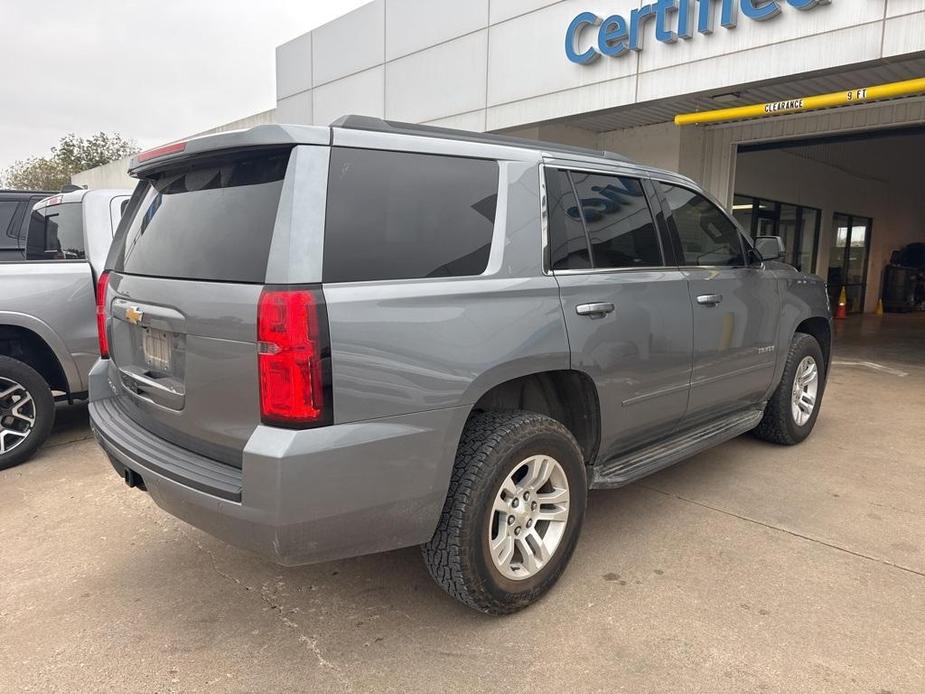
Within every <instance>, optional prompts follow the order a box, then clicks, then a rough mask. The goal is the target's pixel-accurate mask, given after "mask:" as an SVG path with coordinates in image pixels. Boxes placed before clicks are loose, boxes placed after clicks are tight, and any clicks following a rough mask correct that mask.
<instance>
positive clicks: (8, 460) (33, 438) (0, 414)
mask: <svg viewBox="0 0 925 694" xmlns="http://www.w3.org/2000/svg"><path fill="white" fill-rule="evenodd" d="M4 379H8V380H4ZM10 381H14V382H15V383H18V384H19V385H21V386H22V387H23V388H24V389H25V390H26V392H27V393H28V394H29V395H30V396H31V397H32V403H34V405H35V407H34V419H35V424H34V425H33V426H32V428H31V430H30V431H29V433H28V434H27V436H26V437H25V438H23V439H22V440H21V442H19V443H17V444H16V445H13V444H12V443H11V442H12V439H13V438H14V437H13V436H10V435H7V436H5V437H4V445H5V446H8V447H9V448H10V450H8V451H6V452H5V453H0V470H4V469H6V468H8V467H13V466H14V465H19V464H20V463H22V462H25V461H26V460H28V459H29V458H30V457H31V456H32V454H33V453H35V451H36V450H37V449H38V447H39V446H41V445H42V444H43V443H44V442H45V439H47V438H48V434H49V433H51V427H52V425H53V424H54V422H55V399H54V397H53V396H52V394H51V388H49V387H48V384H47V383H46V382H45V379H44V378H42V377H41V375H39V373H38V372H37V371H36V370H35V369H33V368H32V367H31V366H29V365H28V364H24V363H22V362H21V361H17V360H16V359H11V358H10V357H0V393H2V392H4V390H7V389H8V387H10V383H9V382H10ZM4 384H6V386H7V388H4ZM11 397H12V396H11ZM11 404H13V403H12V402H11V401H10V399H9V398H7V399H5V400H0V430H2V427H3V422H4V421H6V422H7V423H8V424H9V426H10V427H12V426H13V424H12V421H13V420H12V419H11V415H9V414H7V413H6V412H7V411H8V410H9V406H10V405H11ZM4 408H5V409H4ZM4 415H5V417H6V419H4Z"/></svg>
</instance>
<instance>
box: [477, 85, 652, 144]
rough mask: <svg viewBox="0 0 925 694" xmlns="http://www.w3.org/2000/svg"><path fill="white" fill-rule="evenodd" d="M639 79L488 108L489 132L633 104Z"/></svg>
mask: <svg viewBox="0 0 925 694" xmlns="http://www.w3.org/2000/svg"><path fill="white" fill-rule="evenodd" d="M635 93H636V76H635V75H630V76H628V77H623V78H622V79H616V80H610V81H609V82H604V83H603V84H594V85H590V86H587V87H578V88H576V89H567V90H564V91H560V92H556V93H554V94H546V95H543V96H538V97H534V98H533V99H523V100H521V101H515V102H512V103H509V104H501V105H498V106H489V107H488V129H489V130H501V129H503V128H515V127H517V126H520V125H524V124H529V123H539V122H541V121H546V120H552V119H553V118H561V117H563V116H572V115H577V114H582V113H588V112H589V111H600V110H602V109H605V108H613V107H615V106H620V105H622V104H629V103H632V102H633V99H634V97H635Z"/></svg>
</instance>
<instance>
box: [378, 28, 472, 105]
mask: <svg viewBox="0 0 925 694" xmlns="http://www.w3.org/2000/svg"><path fill="white" fill-rule="evenodd" d="M487 42H488V31H487V30H482V31H480V32H478V33H475V34H469V35H468V36H463V37H462V38H459V39H455V40H453V41H450V42H449V43H442V44H440V45H439V46H435V47H434V48H429V49H427V50H425V51H421V52H419V53H414V54H413V55H409V56H407V57H405V58H400V59H399V60H396V61H393V62H391V63H388V64H387V65H386V68H385V69H386V85H387V92H386V95H385V112H386V116H387V117H388V118H392V119H396V120H405V121H412V122H423V121H428V120H434V119H437V118H443V117H445V116H452V115H454V114H457V113H467V112H469V111H475V110H477V109H480V108H484V107H485V69H486V61H487V52H486V49H487Z"/></svg>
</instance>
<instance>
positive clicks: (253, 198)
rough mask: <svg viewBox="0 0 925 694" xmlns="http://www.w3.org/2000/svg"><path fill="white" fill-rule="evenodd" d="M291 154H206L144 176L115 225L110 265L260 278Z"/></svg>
mask: <svg viewBox="0 0 925 694" xmlns="http://www.w3.org/2000/svg"><path fill="white" fill-rule="evenodd" d="M290 152H291V148H286V149H285V150H269V151H266V150H265V151H261V152H259V153H255V152H253V151H251V152H246V153H237V154H233V155H226V156H223V157H219V158H215V157H212V158H209V159H207V160H202V161H194V162H193V163H191V164H189V165H187V166H184V167H182V168H175V169H169V170H167V171H163V172H159V173H156V174H154V175H153V176H151V177H149V178H147V179H145V180H144V181H143V182H142V183H141V184H139V188H138V189H136V191H135V193H134V194H133V196H132V203H131V205H130V206H129V209H128V210H127V216H126V218H124V219H123V222H122V223H121V224H120V225H119V234H118V238H117V241H116V243H117V246H116V247H115V248H114V250H113V255H112V256H111V257H112V265H113V269H115V270H116V271H117V272H124V273H126V274H130V275H146V276H152V277H167V278H171V279H193V280H207V281H220V282H241V283H255V284H258V283H262V282H263V281H264V279H265V277H266V271H267V259H268V258H269V255H270V243H271V241H272V237H273V226H274V224H275V223H276V210H277V207H279V197H280V193H281V192H282V188H283V177H284V176H285V175H286V166H287V165H288V162H289V154H290ZM129 217H130V220H129Z"/></svg>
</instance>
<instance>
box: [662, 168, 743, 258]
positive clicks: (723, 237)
mask: <svg viewBox="0 0 925 694" xmlns="http://www.w3.org/2000/svg"><path fill="white" fill-rule="evenodd" d="M661 186H662V189H663V190H664V192H665V198H666V199H667V200H668V205H669V207H670V208H671V213H672V215H671V222H670V223H671V224H672V225H673V226H674V228H675V230H676V231H677V233H678V237H679V238H680V240H681V250H682V252H683V261H684V265H693V266H742V265H745V256H744V254H743V252H742V239H741V237H740V235H739V230H738V229H737V228H736V226H735V224H733V222H732V220H730V219H729V217H727V216H726V214H725V213H724V212H723V211H722V210H720V209H719V208H718V207H717V206H716V205H714V204H713V203H712V202H710V201H709V200H707V198H705V197H704V196H703V195H700V194H699V193H695V192H694V191H692V190H688V189H687V188H682V187H680V186H673V185H669V184H667V183H662V184H661Z"/></svg>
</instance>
